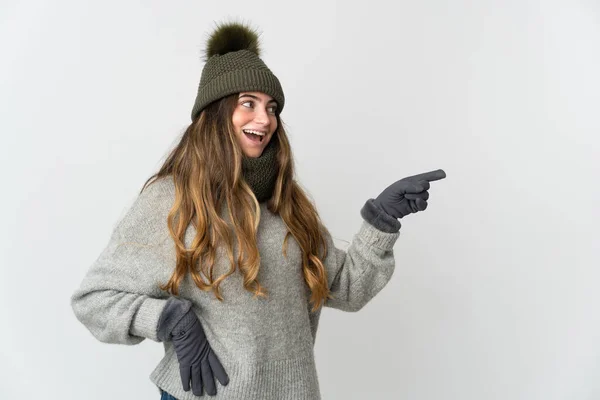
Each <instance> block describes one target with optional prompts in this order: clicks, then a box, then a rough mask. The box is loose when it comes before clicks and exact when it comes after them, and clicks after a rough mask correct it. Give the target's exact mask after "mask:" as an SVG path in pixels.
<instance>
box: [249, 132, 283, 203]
mask: <svg viewBox="0 0 600 400" xmlns="http://www.w3.org/2000/svg"><path fill="white" fill-rule="evenodd" d="M277 165H278V164H277V139H275V138H272V139H271V141H270V142H269V144H268V145H267V147H265V149H264V150H263V152H262V154H261V155H260V157H257V158H253V157H247V156H246V155H244V156H243V158H242V172H243V175H244V179H245V180H246V182H247V183H248V185H249V186H250V188H252V191H253V192H254V195H255V196H256V199H257V200H258V202H259V203H261V202H263V201H266V200H268V199H270V198H271V196H273V189H275V183H276V181H277V174H278V172H279V169H278V167H277Z"/></svg>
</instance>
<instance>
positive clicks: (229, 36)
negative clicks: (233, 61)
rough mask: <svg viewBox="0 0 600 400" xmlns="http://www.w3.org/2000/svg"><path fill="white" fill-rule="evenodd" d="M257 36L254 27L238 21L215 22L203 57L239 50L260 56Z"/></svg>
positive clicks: (207, 57)
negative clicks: (215, 26) (215, 25)
mask: <svg viewBox="0 0 600 400" xmlns="http://www.w3.org/2000/svg"><path fill="white" fill-rule="evenodd" d="M258 37H259V34H258V33H257V32H256V31H255V30H254V29H252V28H250V27H249V26H247V25H244V24H242V23H239V22H224V23H221V24H217V28H216V29H215V30H214V31H213V33H212V34H211V35H210V37H209V39H208V40H207V42H206V51H205V55H204V56H205V59H206V60H208V59H209V58H210V57H212V56H214V55H217V54H218V55H223V54H227V53H231V52H234V51H239V50H248V51H251V52H253V53H254V54H256V55H257V56H259V57H260V44H259V40H258Z"/></svg>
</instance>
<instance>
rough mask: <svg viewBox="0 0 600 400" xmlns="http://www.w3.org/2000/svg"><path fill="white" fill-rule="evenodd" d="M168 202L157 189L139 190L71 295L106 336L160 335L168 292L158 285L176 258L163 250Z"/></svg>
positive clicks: (81, 314)
mask: <svg viewBox="0 0 600 400" xmlns="http://www.w3.org/2000/svg"><path fill="white" fill-rule="evenodd" d="M165 207H168V206H167V205H166V204H165V196H163V195H162V194H161V193H160V191H159V190H158V189H156V188H152V186H150V187H149V188H147V189H146V190H145V191H144V192H143V193H142V194H140V195H139V196H138V198H137V199H136V201H135V202H134V204H133V206H132V207H131V208H130V209H129V210H128V212H127V213H126V214H125V216H124V217H123V218H122V220H121V221H120V222H119V223H118V224H117V226H116V228H115V229H114V230H113V233H112V235H111V237H110V240H109V242H108V245H107V246H106V247H105V248H104V250H103V251H102V252H101V254H100V255H99V257H98V258H97V259H96V261H95V262H94V263H93V264H92V265H91V267H90V268H89V270H88V271H87V273H86V275H85V277H84V278H83V281H82V282H81V285H80V286H79V288H78V289H77V290H76V291H75V292H74V293H73V294H72V296H71V306H72V308H73V311H74V313H75V316H76V317H77V319H78V320H79V321H80V322H81V323H82V324H83V325H84V326H85V327H86V328H87V329H88V330H89V331H90V332H91V333H92V335H93V336H94V337H96V338H97V339H98V340H100V341H101V342H105V343H119V344H126V345H134V344H138V343H140V342H142V341H143V340H144V339H145V338H149V339H152V340H154V341H160V340H159V338H158V322H159V318H160V316H161V313H162V311H163V309H164V308H165V305H166V304H167V299H168V297H169V294H168V293H167V292H166V291H162V290H161V289H160V288H159V285H160V284H161V283H164V282H162V281H161V279H164V278H165V277H167V278H168V276H169V275H168V274H169V272H170V271H172V270H173V266H172V265H171V264H172V263H174V260H168V259H166V256H165V254H167V253H166V252H165V251H164V249H165V247H164V246H166V245H167V244H168V242H167V241H168V240H169V239H170V237H169V236H168V230H167V227H166V219H163V217H164V218H166V216H165V214H164V212H163V209H164V208H165ZM165 273H166V274H165Z"/></svg>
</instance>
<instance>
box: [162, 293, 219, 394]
mask: <svg viewBox="0 0 600 400" xmlns="http://www.w3.org/2000/svg"><path fill="white" fill-rule="evenodd" d="M158 338H159V339H160V340H163V341H164V340H171V341H173V346H174V347H175V353H176V354H177V359H178V360H179V373H180V375H181V383H182V385H183V390H184V391H186V392H189V390H190V381H191V383H192V384H191V387H192V393H194V395H196V396H202V388H203V387H204V389H205V390H206V394H208V395H210V396H214V395H216V394H217V388H216V386H215V381H214V378H215V377H216V378H217V379H218V380H219V382H221V385H223V386H227V384H228V383H229V377H228V376H227V373H226V372H225V369H224V368H223V366H222V365H221V362H220V361H219V359H218V358H217V356H216V355H215V353H214V352H213V350H212V348H211V347H210V344H209V343H208V340H206V334H205V333H204V329H202V325H201V324H200V321H199V320H198V317H197V316H196V314H195V313H194V311H193V310H192V309H191V303H190V302H189V301H187V300H180V299H178V298H175V297H171V298H170V299H169V300H167V305H166V306H165V308H164V310H163V312H162V314H161V316H160V319H159V322H158Z"/></svg>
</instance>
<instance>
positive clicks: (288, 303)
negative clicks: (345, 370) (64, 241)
mask: <svg viewBox="0 0 600 400" xmlns="http://www.w3.org/2000/svg"><path fill="white" fill-rule="evenodd" d="M259 55H260V52H259V48H258V36H257V34H256V32H254V31H253V30H252V29H250V28H248V27H247V26H244V25H241V24H238V23H226V24H222V25H220V26H218V27H217V29H215V31H214V32H213V34H212V36H211V37H210V38H209V40H208V43H207V53H206V64H205V66H204V69H203V72H202V76H201V79H200V85H199V88H198V95H197V98H196V102H195V104H194V107H193V111H192V123H191V124H190V126H189V127H188V128H187V130H186V131H185V133H184V135H183V136H182V138H181V141H180V143H179V144H178V145H177V146H176V147H175V149H174V150H173V151H172V152H171V153H170V155H169V156H168V158H167V159H166V161H165V163H164V165H163V166H162V167H161V168H160V170H159V171H158V172H157V173H156V174H154V175H153V176H152V177H150V179H148V181H147V182H146V184H145V185H144V187H143V188H142V191H141V192H140V194H139V196H138V197H137V199H136V200H135V202H134V204H133V205H132V206H131V208H130V209H129V210H128V212H127V213H126V215H125V216H124V217H123V218H122V219H121V220H120V221H119V223H118V224H117V226H116V227H115V229H114V231H113V234H112V236H111V238H110V241H109V243H108V245H107V246H106V248H105V250H104V251H103V252H102V253H101V255H100V256H99V257H98V259H97V260H96V261H95V262H94V264H93V265H92V266H91V267H90V269H89V271H88V273H87V274H86V276H85V278H84V279H83V282H82V283H81V286H80V287H79V289H77V290H76V291H75V293H74V294H73V296H72V307H73V310H74V312H75V315H76V316H77V318H78V319H79V320H80V321H81V322H82V323H83V324H84V325H85V326H86V327H87V328H88V329H89V330H90V331H91V333H92V334H93V335H94V336H95V337H96V338H97V339H99V340H101V341H103V342H107V343H121V344H137V343H140V342H141V341H143V340H144V339H145V338H149V339H151V340H154V341H157V342H162V343H163V345H164V349H165V355H164V357H163V359H162V360H161V361H160V362H159V364H158V366H156V368H155V369H154V371H153V372H152V374H151V376H150V378H151V380H152V382H153V383H154V384H155V385H156V386H157V387H158V388H159V390H160V392H161V393H162V398H163V399H180V400H192V399H196V398H197V396H202V395H203V394H208V395H211V396H216V397H217V398H223V399H229V400H235V399H244V400H250V399H256V400H269V399H273V400H275V399H277V400H280V399H298V400H300V399H310V400H314V399H319V398H320V394H319V384H318V380H317V375H316V369H315V362H314V355H313V347H314V343H315V337H316V332H317V326H318V322H319V316H320V312H321V308H322V307H332V308H337V309H340V310H344V311H358V310H360V309H361V308H362V307H363V306H364V305H365V304H366V303H367V302H368V301H370V300H371V299H372V298H373V296H375V295H376V294H377V293H378V292H379V291H380V290H381V289H382V288H383V287H384V286H385V285H386V284H387V282H388V281H389V279H390V278H391V276H392V273H393V270H394V266H395V261H394V255H393V246H394V243H395V242H396V240H397V238H398V236H399V230H400V222H399V220H398V219H400V218H402V217H404V216H406V215H407V214H410V213H415V212H418V211H422V210H425V208H426V207H427V199H428V197H429V194H428V191H427V190H428V189H429V182H430V181H434V180H438V179H442V178H444V177H445V173H444V172H443V171H442V170H437V171H432V172H429V173H425V174H421V175H417V176H413V177H408V178H404V179H401V180H399V181H397V182H395V183H394V184H392V185H390V186H389V187H388V188H387V189H385V190H384V191H383V192H382V193H381V194H380V195H379V196H378V197H377V198H374V199H369V200H367V201H366V203H365V205H364V206H363V208H362V209H361V212H360V213H361V216H362V218H363V223H362V226H361V228H360V230H359V231H358V233H357V234H356V235H355V236H354V239H353V241H352V244H351V245H350V247H349V248H348V250H347V251H343V250H340V249H337V248H336V247H335V246H334V244H333V242H332V238H331V235H330V234H329V232H328V231H327V229H326V228H325V227H324V226H323V224H322V223H321V220H320V218H319V215H318V213H317V210H316V208H315V206H314V205H313V204H312V203H311V201H310V200H309V198H308V197H307V195H306V194H305V193H304V192H303V191H302V189H301V188H300V186H299V185H298V183H297V182H296V180H295V176H294V168H293V158H292V151H291V149H290V144H289V141H288V138H287V135H286V133H285V130H284V128H283V125H282V122H281V118H280V115H281V111H282V110H283V107H284V100H285V99H284V95H283V90H282V88H281V85H280V82H279V80H278V79H277V77H276V76H275V75H274V74H273V73H272V72H271V70H269V69H268V68H267V66H266V65H265V64H264V62H263V61H262V60H261V59H260V57H259ZM217 382H218V383H217Z"/></svg>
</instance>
